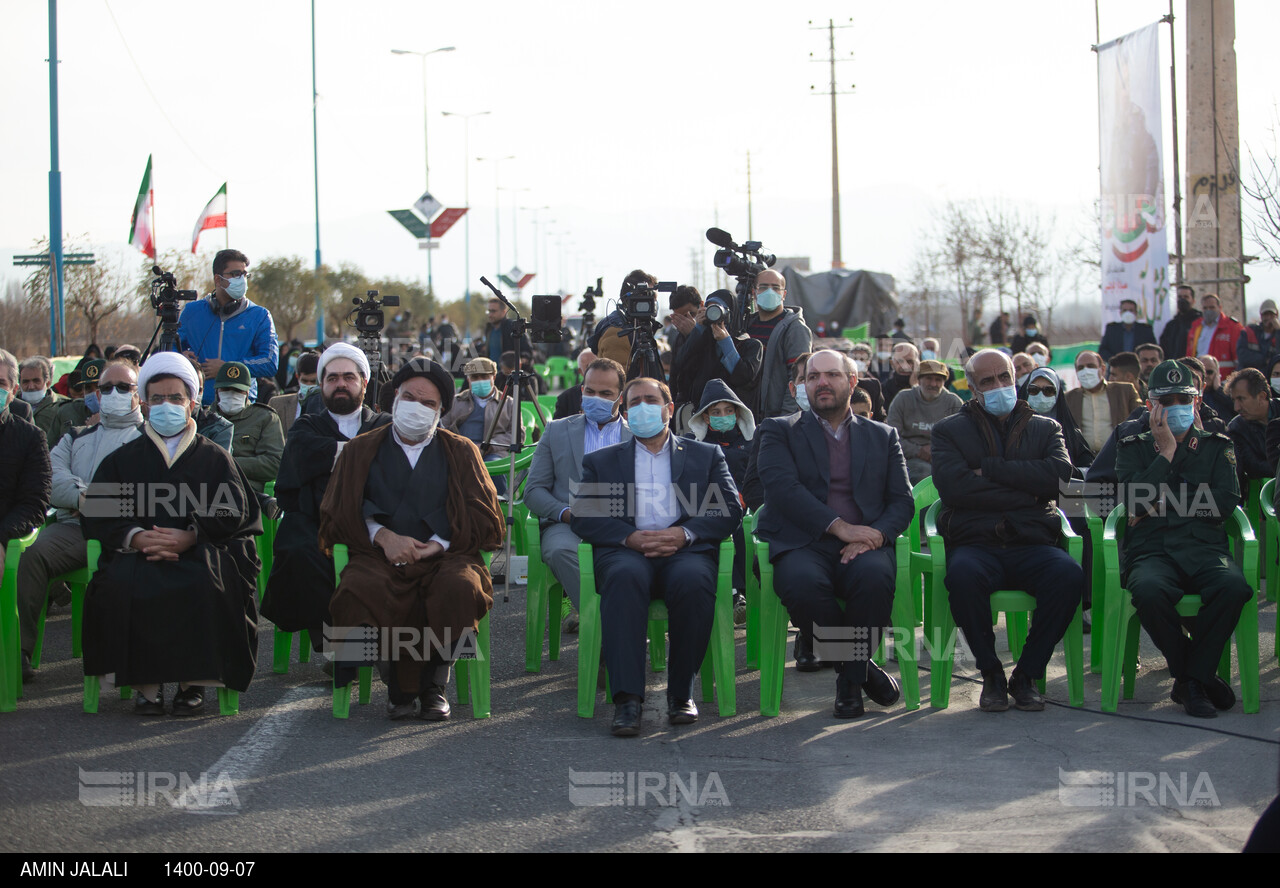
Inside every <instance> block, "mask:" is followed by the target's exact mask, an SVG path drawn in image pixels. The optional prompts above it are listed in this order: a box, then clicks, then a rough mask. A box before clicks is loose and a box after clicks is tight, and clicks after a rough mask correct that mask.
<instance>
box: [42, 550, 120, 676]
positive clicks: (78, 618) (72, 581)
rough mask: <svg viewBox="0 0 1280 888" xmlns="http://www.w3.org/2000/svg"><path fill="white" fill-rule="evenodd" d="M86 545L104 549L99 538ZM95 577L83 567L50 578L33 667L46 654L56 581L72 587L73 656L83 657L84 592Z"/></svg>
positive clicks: (43, 605) (95, 556) (95, 557)
mask: <svg viewBox="0 0 1280 888" xmlns="http://www.w3.org/2000/svg"><path fill="white" fill-rule="evenodd" d="M85 546H86V549H87V550H88V551H91V552H92V551H94V550H96V551H97V552H99V553H100V552H101V551H102V544H101V543H99V542H98V541H97V540H86V541H85ZM97 557H98V556H97V555H94V556H93V558H94V561H95V563H96V561H97ZM92 578H93V572H92V571H90V570H89V568H88V567H82V568H81V569H80V570H72V571H68V572H67V573H64V574H62V575H60V576H56V577H54V578H53V579H51V580H49V584H48V586H47V587H46V589H45V597H44V603H43V604H41V605H40V618H39V620H38V622H37V623H36V641H35V645H33V646H32V648H31V668H32V669H39V668H40V661H41V659H42V657H43V654H44V624H45V620H46V618H47V617H48V614H49V594H48V590H49V589H50V588H52V587H53V586H54V584H55V583H66V584H67V586H68V587H70V589H71V656H72V657H74V658H75V659H79V658H80V657H82V656H83V655H84V654H83V651H82V650H81V644H80V642H81V632H82V630H83V627H84V593H85V590H86V589H88V588H89V580H91V579H92Z"/></svg>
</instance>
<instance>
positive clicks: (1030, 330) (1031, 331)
mask: <svg viewBox="0 0 1280 888" xmlns="http://www.w3.org/2000/svg"><path fill="white" fill-rule="evenodd" d="M1027 335H1028V336H1035V335H1036V328H1035V327H1028V328H1027Z"/></svg>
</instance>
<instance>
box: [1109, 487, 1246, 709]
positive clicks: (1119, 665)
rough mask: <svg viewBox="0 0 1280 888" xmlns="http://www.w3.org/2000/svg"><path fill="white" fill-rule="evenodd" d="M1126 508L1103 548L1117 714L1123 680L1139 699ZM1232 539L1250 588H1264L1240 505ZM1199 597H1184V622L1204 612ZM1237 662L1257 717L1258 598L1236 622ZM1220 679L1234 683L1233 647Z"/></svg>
mask: <svg viewBox="0 0 1280 888" xmlns="http://www.w3.org/2000/svg"><path fill="white" fill-rule="evenodd" d="M1126 524H1127V522H1126V521H1125V509H1124V506H1123V505H1118V506H1116V507H1115V509H1114V510H1112V512H1111V515H1110V516H1109V517H1108V518H1107V525H1106V529H1105V535H1104V540H1105V543H1106V545H1105V546H1104V547H1103V554H1104V556H1105V557H1106V560H1107V565H1106V571H1107V586H1108V587H1109V589H1108V592H1107V610H1108V611H1109V614H1108V617H1107V636H1106V642H1105V643H1106V661H1105V663H1104V665H1103V669H1102V710H1103V711H1104V712H1115V711H1116V709H1117V708H1118V707H1119V703H1120V700H1119V697H1120V680H1121V677H1122V674H1123V678H1124V698H1125V699H1126V700H1129V699H1132V698H1133V681H1134V675H1135V673H1136V671H1137V662H1138V630H1139V629H1140V628H1141V626H1142V623H1141V622H1140V621H1139V620H1137V619H1134V618H1135V617H1136V616H1137V613H1138V612H1137V610H1136V609H1135V608H1134V606H1133V599H1132V597H1131V596H1130V595H1129V590H1128V589H1126V588H1123V587H1122V586H1121V585H1120V583H1121V577H1120V551H1119V544H1120V540H1121V539H1122V538H1123V537H1124V529H1125V526H1126ZM1226 530H1227V534H1228V537H1229V538H1230V539H1231V542H1232V548H1233V549H1234V554H1235V558H1236V561H1237V563H1239V564H1240V567H1241V569H1242V570H1243V571H1244V578H1245V581H1246V582H1247V583H1249V585H1250V586H1251V587H1252V588H1254V589H1257V587H1258V567H1257V548H1258V541H1257V540H1256V539H1255V538H1254V535H1253V528H1252V527H1251V526H1250V525H1249V518H1248V516H1247V515H1246V514H1245V512H1244V510H1243V509H1241V508H1240V507H1239V506H1237V507H1236V509H1235V511H1234V512H1232V513H1231V520H1229V521H1228V522H1227V526H1226ZM1201 603H1202V602H1201V599H1200V596H1199V595H1184V596H1182V600H1181V601H1179V602H1178V606H1177V609H1178V613H1179V614H1180V615H1182V616H1184V617H1191V616H1195V615H1196V614H1197V613H1199V612H1200V606H1201ZM1235 638H1236V657H1237V658H1238V660H1239V661H1240V696H1241V697H1242V699H1243V702H1244V711H1245V712H1247V713H1255V712H1257V711H1258V710H1259V708H1260V700H1259V687H1258V686H1259V683H1260V675H1259V663H1258V659H1259V658H1258V600H1257V596H1254V597H1252V598H1250V599H1249V601H1248V602H1247V603H1246V604H1245V606H1244V609H1243V610H1242V611H1240V619H1239V621H1238V622H1237V623H1236V631H1235ZM1218 675H1219V676H1221V677H1222V678H1223V680H1229V679H1230V678H1231V643H1230V642H1228V643H1227V645H1226V647H1224V648H1223V650H1222V659H1221V660H1220V661H1219V663H1218Z"/></svg>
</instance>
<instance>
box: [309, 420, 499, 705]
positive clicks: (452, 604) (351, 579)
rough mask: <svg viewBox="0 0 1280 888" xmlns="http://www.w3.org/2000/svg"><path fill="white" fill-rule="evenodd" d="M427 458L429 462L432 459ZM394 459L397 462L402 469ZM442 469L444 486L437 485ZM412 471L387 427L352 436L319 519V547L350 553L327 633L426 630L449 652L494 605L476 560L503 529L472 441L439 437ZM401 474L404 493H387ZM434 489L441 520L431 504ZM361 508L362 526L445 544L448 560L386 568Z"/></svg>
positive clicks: (415, 672) (409, 686)
mask: <svg viewBox="0 0 1280 888" xmlns="http://www.w3.org/2000/svg"><path fill="white" fill-rule="evenodd" d="M386 447H394V448H395V451H390V450H386V449H384V448H386ZM433 449H434V450H436V453H435V454H434V455H430V452H431V451H432V450H433ZM394 458H398V459H399V460H402V461H403V465H402V466H401V467H400V468H396V467H395V466H396V465H398V464H397V463H395V462H394V461H393V459H394ZM437 460H439V461H437ZM384 462H385V463H386V465H383V463H384ZM375 464H377V468H376V470H375V468H374V466H375ZM441 465H443V469H444V478H443V479H440V478H438V477H435V476H436V475H438V474H439V471H440V466H441ZM433 467H434V468H433ZM418 468H419V469H422V470H423V471H415V472H409V463H408V458H407V457H406V456H405V455H404V451H403V450H402V449H401V448H400V446H399V444H397V443H395V440H394V438H393V436H392V431H391V428H390V427H389V426H382V427H381V428H378V429H375V430H373V431H371V432H369V433H368V434H364V435H360V436H358V437H356V438H355V439H354V440H352V441H351V443H350V444H348V445H347V446H346V447H345V448H344V449H343V451H342V455H341V456H339V457H338V464H337V466H335V467H334V473H333V478H332V479H330V483H329V489H328V490H327V491H326V493H325V497H324V503H323V504H322V506H321V509H320V545H321V546H323V547H324V548H325V549H327V550H330V551H332V548H333V546H334V544H336V543H343V544H346V545H347V546H348V547H349V558H350V561H349V562H348V564H347V567H346V569H345V570H344V571H343V573H342V580H341V582H340V583H339V584H338V588H337V590H336V591H335V592H334V593H333V600H332V601H331V602H330V604H329V607H330V610H331V612H332V614H333V625H334V626H339V627H355V626H377V627H380V628H381V627H385V628H394V627H406V628H412V629H416V630H420V631H423V630H427V631H430V632H433V633H435V637H436V638H440V639H444V638H448V639H451V641H450V643H451V644H456V643H457V642H458V641H459V640H461V639H463V638H464V632H466V631H470V632H471V633H474V632H475V629H476V627H477V624H478V623H479V621H480V620H481V619H482V618H483V617H484V615H485V614H487V613H488V612H489V608H490V607H491V606H492V605H493V582H492V580H491V579H490V577H489V571H488V570H487V569H486V568H485V564H484V559H483V556H482V554H481V553H482V552H484V551H493V550H495V549H497V548H498V546H500V545H501V544H502V540H503V534H504V532H505V530H506V521H505V519H504V518H503V515H502V509H501V507H500V505H499V503H498V495H497V492H496V491H495V490H494V487H493V481H492V480H491V479H490V477H489V473H488V471H486V470H485V468H484V461H483V460H482V459H481V458H480V450H479V448H478V447H476V445H475V444H473V443H472V442H471V441H469V440H467V439H466V438H464V437H462V436H461V435H457V434H454V433H453V432H448V431H445V430H443V429H437V430H436V433H435V437H434V439H433V440H432V441H431V443H430V444H428V445H427V446H426V448H425V449H424V450H423V452H422V454H421V455H420V456H419V457H418ZM402 471H403V473H405V474H407V475H408V478H409V480H408V483H407V484H406V485H405V486H404V487H402V488H400V489H399V490H393V489H392V488H391V486H390V484H391V483H392V482H394V480H395V478H396V477H397V476H398V475H399V474H400V473H401V472H402ZM441 480H443V482H444V483H443V485H442V486H443V487H444V509H443V512H442V511H441V510H440V509H439V507H438V500H437V499H436V496H437V493H438V490H439V484H440V481H441ZM433 491H435V492H433ZM418 497H421V498H422V499H421V500H419V499H418ZM366 503H369V504H370V510H371V513H370V515H369V517H373V518H374V520H376V521H378V523H380V524H383V525H384V526H386V527H389V528H391V529H395V524H397V523H399V526H400V527H401V528H402V530H401V531H400V532H401V533H404V532H405V530H413V532H412V533H407V534H406V535H408V536H413V537H414V538H415V539H418V540H420V541H421V542H424V543H425V542H428V541H429V539H430V534H428V533H427V530H428V529H430V531H431V533H433V534H436V535H439V536H440V537H441V538H443V539H447V540H448V541H449V549H448V551H446V552H443V553H441V554H440V555H437V556H435V557H432V558H428V559H427V560H425V561H417V562H413V563H411V564H405V565H400V566H397V565H394V564H391V563H390V562H389V561H388V560H387V557H386V555H385V554H384V553H383V552H382V550H381V549H379V548H377V547H375V546H374V545H373V543H372V542H371V541H370V540H369V529H368V525H367V524H366V508H365V507H366ZM383 517H385V518H387V519H389V521H390V522H391V523H389V522H388V521H384V520H382V518H383ZM402 522H403V523H402ZM424 534H425V535H424ZM394 665H395V668H396V679H397V681H398V684H399V687H400V689H401V690H402V691H405V692H409V693H413V694H416V693H417V692H418V690H419V685H420V681H419V679H420V665H421V664H420V663H417V662H414V661H413V660H412V659H411V658H408V657H405V658H402V659H399V660H397V661H396V662H395V664H394Z"/></svg>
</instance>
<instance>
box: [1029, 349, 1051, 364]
mask: <svg viewBox="0 0 1280 888" xmlns="http://www.w3.org/2000/svg"><path fill="white" fill-rule="evenodd" d="M1031 360H1033V361H1035V362H1036V366H1037V367H1043V366H1044V365H1045V364H1048V363H1049V356H1048V355H1042V354H1040V352H1036V353H1035V354H1034V355H1032V356H1031Z"/></svg>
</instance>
